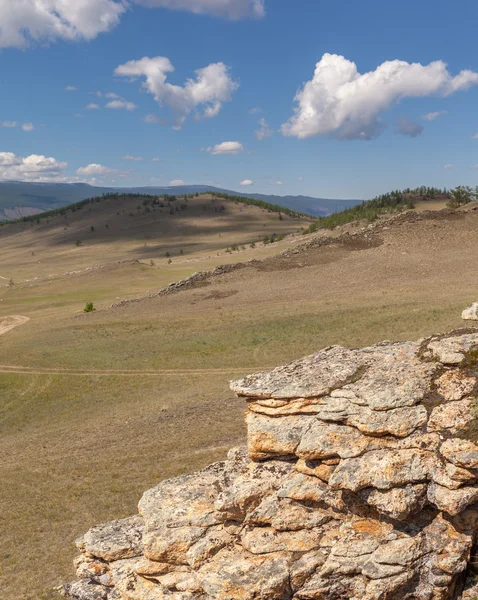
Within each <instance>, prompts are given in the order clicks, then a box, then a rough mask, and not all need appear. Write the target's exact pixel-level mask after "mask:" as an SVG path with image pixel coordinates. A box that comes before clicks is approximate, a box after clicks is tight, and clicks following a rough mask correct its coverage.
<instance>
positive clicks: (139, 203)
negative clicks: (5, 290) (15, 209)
mask: <svg viewBox="0 0 478 600" xmlns="http://www.w3.org/2000/svg"><path fill="white" fill-rule="evenodd" d="M73 208H74V210H68V211H66V212H65V214H56V215H54V216H51V217H48V218H46V217H42V218H41V219H38V220H30V221H27V222H23V221H20V222H17V223H7V224H4V225H3V226H1V227H0V243H1V245H2V259H1V263H0V264H1V269H2V271H1V272H0V275H2V276H3V277H7V278H12V279H14V281H17V280H24V279H30V278H32V277H38V276H44V275H49V274H51V273H63V272H65V271H72V270H77V269H85V268H88V267H91V266H92V265H95V264H104V263H106V262H112V261H121V260H133V259H136V260H141V259H142V260H147V261H150V260H153V261H158V260H162V261H163V262H166V260H167V259H169V258H171V259H174V260H175V261H176V260H181V261H185V260H194V259H197V258H198V257H201V258H204V257H205V254H207V255H209V256H210V257H211V259H212V260H213V259H214V257H217V255H222V256H223V258H221V259H219V258H216V261H217V262H231V259H230V258H229V256H228V255H226V254H225V251H226V249H227V248H228V247H229V246H234V248H236V245H237V246H239V245H241V246H242V245H249V244H253V243H254V244H258V243H260V242H261V240H263V239H264V237H266V236H268V237H270V236H272V235H273V234H275V235H276V236H281V235H285V234H289V233H294V232H297V231H298V230H300V229H301V228H307V227H309V225H310V223H311V219H308V218H306V217H301V216H291V215H288V214H285V213H284V214H279V213H277V212H270V211H268V210H265V209H262V208H259V207H257V206H251V205H245V204H242V203H240V202H239V203H236V202H233V201H231V200H227V199H222V198H215V197H213V196H211V195H208V194H203V195H201V196H198V197H193V198H189V199H187V200H184V199H181V198H178V199H176V200H164V199H156V198H151V197H146V196H145V197H142V196H139V197H138V196H129V195H119V196H105V197H103V198H97V201H94V202H91V203H88V204H86V205H84V206H82V208H81V210H80V209H75V207H73ZM226 256H227V258H226Z"/></svg>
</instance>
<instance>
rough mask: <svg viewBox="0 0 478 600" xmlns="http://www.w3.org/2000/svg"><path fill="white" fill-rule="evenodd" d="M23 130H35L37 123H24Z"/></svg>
mask: <svg viewBox="0 0 478 600" xmlns="http://www.w3.org/2000/svg"><path fill="white" fill-rule="evenodd" d="M22 129H23V131H33V130H34V129H35V125H33V123H22Z"/></svg>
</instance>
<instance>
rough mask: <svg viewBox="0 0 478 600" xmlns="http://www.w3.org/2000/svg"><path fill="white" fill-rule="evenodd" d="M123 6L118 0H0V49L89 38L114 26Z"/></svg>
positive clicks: (124, 5) (117, 21) (124, 3)
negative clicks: (32, 43) (58, 40)
mask: <svg viewBox="0 0 478 600" xmlns="http://www.w3.org/2000/svg"><path fill="white" fill-rule="evenodd" d="M126 8H127V5H126V2H123V1H122V0H15V1H12V0H0V23H1V27H0V48H7V47H16V48H25V47H27V46H28V45H30V43H31V42H50V41H54V40H56V39H63V40H81V39H84V40H91V39H93V38H95V37H96V36H97V35H98V34H99V33H102V32H104V31H109V30H110V29H112V28H113V27H115V26H116V25H117V24H118V23H119V20H120V17H121V15H122V14H123V13H124V12H125V10H126Z"/></svg>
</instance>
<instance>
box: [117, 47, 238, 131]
mask: <svg viewBox="0 0 478 600" xmlns="http://www.w3.org/2000/svg"><path fill="white" fill-rule="evenodd" d="M173 71H174V67H173V65H172V64H171V61H170V60H169V59H168V58H166V57H164V56H156V57H155V58H149V57H147V56H145V57H144V58H141V59H140V60H131V61H129V62H127V63H125V64H123V65H120V66H119V67H117V68H116V69H115V75H119V76H123V77H130V78H131V79H132V80H134V79H136V78H137V77H145V78H146V81H144V83H143V87H144V88H145V89H146V90H147V91H148V92H149V93H150V94H152V95H153V96H154V98H155V100H156V101H157V102H158V103H159V104H160V105H164V104H166V105H167V106H168V107H169V108H170V109H171V110H172V111H173V112H174V113H175V114H176V121H175V124H174V127H175V128H176V129H180V128H181V126H182V124H183V123H184V121H185V119H186V117H187V116H188V115H189V114H190V113H191V112H192V111H193V110H198V108H199V107H201V106H204V109H203V112H202V113H198V116H199V117H200V118H211V117H215V116H216V115H217V114H218V113H219V112H220V110H221V108H222V104H223V102H228V101H230V100H231V95H232V93H233V92H234V91H235V90H236V89H237V88H238V87H239V86H238V84H237V83H236V82H235V81H233V80H232V79H231V77H230V76H229V70H228V68H227V67H226V65H225V64H224V63H213V64H210V65H208V66H207V67H204V68H203V69H198V70H197V71H196V79H194V80H193V79H188V80H187V81H186V83H185V84H184V85H183V86H179V85H173V84H171V83H167V82H166V78H167V74H168V73H172V72H173ZM146 118H148V117H146ZM148 122H154V121H151V120H150V121H148Z"/></svg>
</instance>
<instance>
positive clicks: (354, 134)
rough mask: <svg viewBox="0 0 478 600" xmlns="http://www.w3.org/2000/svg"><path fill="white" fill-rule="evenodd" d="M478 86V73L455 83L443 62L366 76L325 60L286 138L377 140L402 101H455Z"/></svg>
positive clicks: (383, 68) (300, 96)
mask: <svg viewBox="0 0 478 600" xmlns="http://www.w3.org/2000/svg"><path fill="white" fill-rule="evenodd" d="M477 84H478V73H474V72H473V71H469V70H466V71H461V72H460V73H459V74H458V75H457V76H455V77H452V76H451V75H450V73H449V72H448V70H447V66H446V64H445V63H444V62H443V61H440V60H439V61H435V62H432V63H430V64H429V65H425V66H423V65H421V64H419V63H413V64H410V63H407V62H405V61H400V60H392V61H386V62H384V63H382V64H381V65H380V66H378V67H377V68H376V69H375V71H370V72H368V73H364V74H360V73H359V72H358V71H357V67H356V65H355V63H353V62H351V61H349V60H347V59H346V58H344V57H343V56H339V55H336V54H324V55H323V57H322V58H321V60H320V61H319V62H318V63H317V64H316V67H315V72H314V76H313V78H312V79H311V80H310V81H308V82H307V83H305V85H304V86H303V87H302V88H301V89H300V90H299V91H298V92H297V94H296V97H295V102H296V106H295V108H294V114H293V116H292V117H291V119H290V120H289V121H288V122H287V123H284V125H282V133H283V134H284V135H288V136H295V137H298V138H301V139H304V138H308V137H311V136H314V135H326V136H329V137H334V138H338V139H372V138H374V137H376V136H378V135H379V134H380V133H381V131H382V129H383V127H384V125H383V122H382V120H381V118H380V115H381V113H382V112H384V111H385V110H387V109H388V108H389V107H390V106H391V105H392V104H393V103H394V102H398V101H400V100H401V99H402V98H412V97H424V96H431V95H439V96H449V95H450V94H453V93H454V92H457V91H460V90H466V89H468V88H469V87H471V86H473V85H477Z"/></svg>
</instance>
